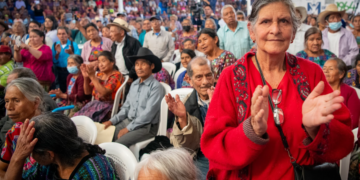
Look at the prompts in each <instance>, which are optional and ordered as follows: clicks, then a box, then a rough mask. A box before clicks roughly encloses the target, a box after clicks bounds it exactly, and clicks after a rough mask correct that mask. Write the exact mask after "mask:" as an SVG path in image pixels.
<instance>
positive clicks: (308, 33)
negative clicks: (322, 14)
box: [304, 27, 324, 47]
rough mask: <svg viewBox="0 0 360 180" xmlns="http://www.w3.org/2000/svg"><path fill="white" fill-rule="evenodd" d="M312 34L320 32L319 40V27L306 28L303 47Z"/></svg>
mask: <svg viewBox="0 0 360 180" xmlns="http://www.w3.org/2000/svg"><path fill="white" fill-rule="evenodd" d="M313 34H320V37H321V40H322V32H321V30H320V29H319V28H317V27H311V28H310V29H308V30H307V31H306V32H305V41H304V45H305V47H306V46H307V41H308V40H309V37H310V36H311V35H313ZM323 44H324V41H323Z"/></svg>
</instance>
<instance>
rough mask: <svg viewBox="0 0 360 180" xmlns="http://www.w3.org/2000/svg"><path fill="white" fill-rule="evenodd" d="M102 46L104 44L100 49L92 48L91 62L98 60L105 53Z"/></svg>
mask: <svg viewBox="0 0 360 180" xmlns="http://www.w3.org/2000/svg"><path fill="white" fill-rule="evenodd" d="M101 46H102V43H101V44H100V45H99V46H98V47H92V49H91V53H90V56H89V62H92V61H97V60H98V56H99V54H100V53H101V52H103V49H102V47H101Z"/></svg>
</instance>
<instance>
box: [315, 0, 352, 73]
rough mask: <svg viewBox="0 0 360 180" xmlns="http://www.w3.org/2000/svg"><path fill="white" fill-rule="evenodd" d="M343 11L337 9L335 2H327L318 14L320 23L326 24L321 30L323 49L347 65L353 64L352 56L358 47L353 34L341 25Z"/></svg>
mask: <svg viewBox="0 0 360 180" xmlns="http://www.w3.org/2000/svg"><path fill="white" fill-rule="evenodd" d="M344 13H345V10H344V11H339V10H338V8H337V6H336V5H335V4H329V5H328V6H327V7H326V9H325V11H323V12H321V13H320V14H319V17H318V20H319V22H320V23H322V24H324V25H326V26H327V28H325V29H324V30H323V31H322V36H323V42H324V44H323V49H327V50H329V51H331V52H332V53H334V54H335V55H336V56H337V57H338V58H340V59H342V60H343V61H344V62H345V64H346V65H347V66H350V65H353V58H354V57H355V56H356V55H357V54H358V53H359V47H358V45H357V43H356V39H355V37H354V36H353V34H352V33H351V32H350V31H348V30H346V29H345V28H343V27H341V26H342V23H341V17H342V16H343V15H344Z"/></svg>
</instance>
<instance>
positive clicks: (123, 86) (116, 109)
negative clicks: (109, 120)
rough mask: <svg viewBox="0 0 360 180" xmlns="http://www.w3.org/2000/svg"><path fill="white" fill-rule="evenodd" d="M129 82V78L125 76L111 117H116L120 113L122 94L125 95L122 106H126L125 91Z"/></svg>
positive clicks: (117, 93) (116, 96)
mask: <svg viewBox="0 0 360 180" xmlns="http://www.w3.org/2000/svg"><path fill="white" fill-rule="evenodd" d="M128 80H129V76H125V80H124V82H123V83H122V84H121V86H120V87H119V89H118V90H117V92H116V95H115V99H114V105H113V108H112V111H111V117H114V116H115V115H116V114H117V113H118V111H119V103H120V98H121V95H122V94H123V98H122V99H121V105H122V104H124V99H125V97H124V96H125V89H126V84H127V82H128Z"/></svg>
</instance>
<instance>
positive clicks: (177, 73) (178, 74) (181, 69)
mask: <svg viewBox="0 0 360 180" xmlns="http://www.w3.org/2000/svg"><path fill="white" fill-rule="evenodd" d="M184 71H186V68H184V67H182V68H180V69H179V70H178V71H176V73H175V76H174V81H175V89H177V86H178V85H177V82H178V78H179V76H180V74H181V73H183V72H184Z"/></svg>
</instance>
